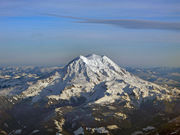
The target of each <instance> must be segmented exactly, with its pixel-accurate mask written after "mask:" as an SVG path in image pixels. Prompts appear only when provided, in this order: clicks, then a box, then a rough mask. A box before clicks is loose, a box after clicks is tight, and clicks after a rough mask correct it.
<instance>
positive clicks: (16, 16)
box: [0, 0, 180, 67]
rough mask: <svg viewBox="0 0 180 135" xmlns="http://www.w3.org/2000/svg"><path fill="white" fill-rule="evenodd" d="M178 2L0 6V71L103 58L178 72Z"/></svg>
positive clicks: (81, 0)
mask: <svg viewBox="0 0 180 135" xmlns="http://www.w3.org/2000/svg"><path fill="white" fill-rule="evenodd" d="M179 7H180V1H179V0H171V1H170V0H149V1H145V0H98V1H97V0H38V1H37V0H29V1H26V0H0V65H31V64H32V65H64V64H66V63H68V61H70V60H71V59H72V58H74V57H76V56H78V55H87V54H90V53H95V54H100V55H107V56H109V57H110V58H111V59H112V60H114V61H115V62H116V63H118V64H120V65H123V66H127V65H128V66H173V67H174V66H175V67H178V66H180V60H179V59H180V8H179Z"/></svg>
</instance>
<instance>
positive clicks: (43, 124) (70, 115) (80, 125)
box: [0, 54, 179, 135]
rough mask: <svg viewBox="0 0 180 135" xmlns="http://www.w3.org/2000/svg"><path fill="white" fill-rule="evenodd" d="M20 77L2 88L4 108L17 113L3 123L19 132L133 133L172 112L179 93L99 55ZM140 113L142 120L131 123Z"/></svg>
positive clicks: (1, 122) (10, 113) (0, 93)
mask: <svg viewBox="0 0 180 135" xmlns="http://www.w3.org/2000/svg"><path fill="white" fill-rule="evenodd" d="M16 78H17V77H16ZM16 80H17V79H13V81H14V82H13V81H12V82H7V81H6V82H3V83H5V84H6V85H7V86H8V87H5V88H4V87H3V88H1V89H0V96H1V99H2V101H6V102H5V103H6V105H7V106H6V111H5V113H6V112H8V115H9V116H11V117H12V118H9V117H8V118H7V119H4V120H2V121H0V124H1V125H3V124H4V123H6V124H5V125H6V127H5V128H4V130H6V131H7V132H10V129H13V130H12V131H11V132H12V133H13V134H15V132H16V131H17V130H16V129H17V128H20V130H21V132H20V134H55V133H56V134H67V135H68V134H101V133H104V134H118V133H119V132H121V133H122V134H130V133H133V132H134V131H135V130H136V129H139V128H143V126H144V125H147V126H148V124H149V123H153V122H152V121H153V120H154V118H153V116H152V115H154V114H156V115H158V116H159V114H158V113H159V112H161V114H162V113H163V115H164V116H166V115H167V116H168V115H169V114H171V113H170V112H166V111H165V110H166V105H167V104H168V103H173V104H175V103H176V102H177V99H178V98H179V90H175V89H174V90H169V89H166V88H164V87H162V86H159V85H157V84H154V83H151V82H148V81H145V80H142V79H140V78H139V77H137V76H134V75H133V74H131V73H129V72H127V71H126V70H125V69H124V68H121V67H119V66H118V65H117V64H115V63H114V62H113V61H112V60H111V59H109V58H108V57H106V56H99V55H95V54H92V55H88V56H79V57H77V58H75V59H74V60H72V61H71V62H69V63H68V64H67V65H66V66H64V67H63V68H59V67H57V68H53V69H49V70H48V72H44V73H43V76H41V77H39V78H38V77H37V78H35V79H30V80H29V79H26V80H27V81H24V79H23V81H24V82H21V81H19V80H18V81H16ZM17 82H18V84H17ZM1 104H2V103H1ZM157 108H158V110H157ZM173 108H174V109H176V108H178V107H177V105H176V104H175V105H174V106H173ZM149 109H150V111H149ZM19 110H22V111H19ZM146 110H147V111H146ZM152 110H153V111H152ZM151 111H152V112H151ZM178 111H179V110H178ZM31 112H32V114H31ZM144 112H146V113H147V114H145V113H144ZM34 113H36V114H34ZM2 114H4V113H2ZM139 114H140V115H141V114H142V122H141V121H140V122H137V127H136V126H132V125H133V123H135V122H136V119H137V117H139ZM171 115H175V114H171ZM22 116H23V117H24V118H22ZM32 117H34V119H31V118H32ZM159 117H160V116H159ZM37 118H38V119H37ZM139 119H141V118H139ZM146 119H150V121H146ZM143 120H145V121H143ZM8 122H9V123H8ZM143 122H144V123H145V124H142V123H143ZM11 123H21V124H17V125H16V126H14V125H12V124H11ZM32 123H36V124H35V125H33V124H32ZM7 125H9V126H8V128H7ZM32 125H33V126H32ZM130 125H131V126H130ZM1 127H3V126H1ZM151 129H155V128H154V127H153V128H152V127H151ZM35 131H37V132H35Z"/></svg>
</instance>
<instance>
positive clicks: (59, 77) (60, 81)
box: [20, 54, 171, 105]
mask: <svg viewBox="0 0 180 135" xmlns="http://www.w3.org/2000/svg"><path fill="white" fill-rule="evenodd" d="M20 97H21V98H27V97H32V101H33V102H37V101H39V100H41V99H48V101H49V104H51V103H52V104H53V103H54V101H56V102H60V101H66V102H69V103H73V102H79V101H81V102H82V101H83V103H85V104H110V103H114V102H115V101H118V102H121V101H125V102H126V103H128V104H129V105H130V104H131V105H138V104H140V103H141V102H143V101H146V100H149V99H151V100H155V99H157V100H162V99H170V97H171V96H170V92H169V91H168V90H167V89H165V88H163V87H161V86H158V85H156V84H153V83H150V82H147V81H144V80H142V79H140V78H138V77H136V76H134V75H132V74H130V73H129V72H127V71H126V70H125V69H123V68H121V67H119V66H118V65H117V64H115V63H114V62H113V61H112V60H111V59H109V58H108V57H106V56H99V55H95V54H92V55H88V56H86V57H85V56H79V57H77V58H75V59H74V60H72V61H71V62H70V63H69V64H67V65H66V66H65V67H64V68H63V69H62V70H59V71H57V72H56V73H54V74H53V75H51V76H49V77H47V78H45V79H42V80H39V81H38V82H37V83H35V84H33V85H31V86H29V88H28V89H27V90H25V91H23V92H22V94H21V96H20Z"/></svg>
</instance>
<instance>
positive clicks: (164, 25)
mask: <svg viewBox="0 0 180 135" xmlns="http://www.w3.org/2000/svg"><path fill="white" fill-rule="evenodd" d="M46 15H49V16H54V17H60V18H69V19H75V20H79V21H75V23H94V24H107V25H115V26H118V27H122V28H127V29H155V30H173V31H180V22H161V21H149V20H135V19H90V18H83V17H73V16H63V15H56V14H46Z"/></svg>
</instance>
